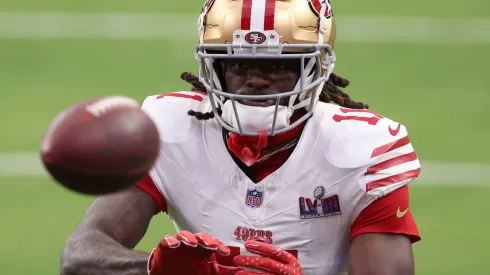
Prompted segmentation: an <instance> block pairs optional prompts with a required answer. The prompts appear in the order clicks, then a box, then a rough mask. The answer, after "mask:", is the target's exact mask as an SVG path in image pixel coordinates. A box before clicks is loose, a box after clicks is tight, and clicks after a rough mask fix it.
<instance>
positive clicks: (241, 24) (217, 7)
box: [196, 0, 335, 136]
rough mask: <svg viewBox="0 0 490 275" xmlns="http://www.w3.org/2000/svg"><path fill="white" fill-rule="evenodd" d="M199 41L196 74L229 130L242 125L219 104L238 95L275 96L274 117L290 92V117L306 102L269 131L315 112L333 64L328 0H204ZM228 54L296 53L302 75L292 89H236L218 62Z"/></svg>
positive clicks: (292, 55)
mask: <svg viewBox="0 0 490 275" xmlns="http://www.w3.org/2000/svg"><path fill="white" fill-rule="evenodd" d="M198 38H199V44H198V45H197V47H196V59H197V61H198V63H199V65H200V70H199V79H200V81H201V83H202V84H203V85H204V86H205V87H206V89H207V91H208V93H209V96H210V102H211V105H212V108H213V112H214V114H215V117H216V118H217V120H218V121H219V122H220V124H221V125H222V126H223V127H224V128H225V129H227V130H229V131H231V132H235V133H239V134H241V135H251V136H255V135H257V134H258V133H257V132H253V131H244V130H243V129H242V127H240V122H239V121H240V118H239V117H238V113H235V116H236V121H237V122H238V125H236V126H232V125H231V124H230V123H228V122H226V121H225V120H223V118H222V117H221V116H220V112H219V111H218V108H221V107H222V106H223V104H224V103H225V102H226V101H228V100H231V102H232V104H233V109H234V110H235V112H236V110H237V109H236V106H235V104H236V103H235V101H236V100H237V99H250V100H270V99H273V100H275V106H274V108H275V112H274V122H273V123H275V117H276V115H277V111H278V107H279V102H280V99H281V98H288V97H289V105H288V106H287V108H288V119H289V117H290V116H291V115H292V113H293V111H294V110H296V109H299V108H303V107H304V108H306V110H307V112H306V114H305V115H304V116H303V117H301V118H299V119H298V120H296V121H295V122H294V123H293V124H289V125H288V126H286V127H283V128H281V129H276V127H274V125H273V126H272V128H271V130H270V131H268V135H274V134H278V133H282V132H285V131H288V130H290V129H292V128H294V127H296V126H297V125H299V124H300V123H302V122H304V121H306V120H307V119H308V118H309V117H311V115H312V114H313V107H314V105H315V104H316V103H317V102H318V98H319V95H320V93H321V90H322V88H323V85H324V83H325V82H326V81H328V78H329V76H330V74H331V73H332V70H333V68H334V62H335V54H334V51H333V47H334V43H335V21H334V18H333V14H332V7H331V4H330V3H329V1H328V0H207V1H206V3H205V4H204V7H203V9H202V12H201V15H200V16H199V19H198ZM227 58H259V59H273V58H281V59H284V58H295V59H300V60H301V67H300V68H298V69H300V71H301V76H300V78H299V80H298V83H297V84H296V87H295V88H294V90H292V91H284V92H281V93H279V94H273V95H235V94H233V93H229V92H226V91H225V89H223V88H225V87H223V86H224V85H223V81H224V80H223V76H222V75H221V74H222V70H221V69H220V68H219V66H220V63H219V62H215V61H216V60H220V59H227Z"/></svg>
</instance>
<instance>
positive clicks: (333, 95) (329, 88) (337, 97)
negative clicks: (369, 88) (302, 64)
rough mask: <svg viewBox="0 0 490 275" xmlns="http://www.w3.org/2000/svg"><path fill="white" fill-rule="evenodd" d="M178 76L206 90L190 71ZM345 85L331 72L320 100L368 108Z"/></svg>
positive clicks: (207, 115) (196, 88) (199, 114)
mask: <svg viewBox="0 0 490 275" xmlns="http://www.w3.org/2000/svg"><path fill="white" fill-rule="evenodd" d="M180 78H182V79H183V80H185V81H186V82H187V83H189V84H191V85H192V89H191V91H200V92H206V87H204V85H203V84H202V83H201V82H200V81H199V78H198V77H196V76H195V75H194V74H192V73H190V72H183V73H182V74H181V75H180ZM347 86H349V80H347V79H345V78H342V77H340V76H338V75H336V74H333V73H332V74H330V77H329V78H328V81H327V82H325V85H323V89H322V92H321V93H320V98H319V99H320V101H322V102H325V103H329V102H333V103H335V104H337V105H339V106H342V107H346V108H350V109H369V105H368V104H364V103H362V102H357V101H354V100H352V99H351V98H350V96H349V95H348V94H346V93H345V92H343V91H342V90H340V89H339V87H340V88H345V87H347ZM217 110H218V113H219V115H221V113H222V111H221V109H220V108H219V107H218V108H217ZM187 113H188V114H189V115H190V116H193V117H195V118H197V119H198V120H207V119H211V118H214V113H213V112H212V111H211V112H207V113H202V112H196V111H194V110H189V111H188V112H187Z"/></svg>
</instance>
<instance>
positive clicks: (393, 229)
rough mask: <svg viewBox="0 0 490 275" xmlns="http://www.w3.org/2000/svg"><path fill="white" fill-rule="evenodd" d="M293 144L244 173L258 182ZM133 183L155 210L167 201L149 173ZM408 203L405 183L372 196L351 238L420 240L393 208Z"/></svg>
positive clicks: (409, 220) (272, 141) (408, 219)
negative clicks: (390, 236) (380, 236)
mask: <svg viewBox="0 0 490 275" xmlns="http://www.w3.org/2000/svg"><path fill="white" fill-rule="evenodd" d="M303 127H304V124H302V125H300V126H298V127H297V128H296V129H293V130H291V131H288V132H286V133H283V134H280V135H276V136H274V137H267V146H274V145H277V144H281V143H284V142H287V141H289V140H292V139H293V138H296V137H297V136H299V135H300V134H301V132H302V129H303ZM293 150H294V147H292V148H290V149H287V150H284V151H282V152H279V153H276V154H274V155H272V156H271V157H269V158H268V159H266V160H264V161H262V162H257V163H255V164H253V165H252V166H250V167H247V170H248V171H247V174H248V176H249V177H251V178H252V180H253V181H254V182H259V181H260V180H262V179H263V178H265V177H267V176H268V175H270V174H271V173H273V172H274V171H275V170H277V169H278V168H279V167H280V166H281V165H282V164H283V163H284V162H285V161H286V159H287V158H288V156H289V155H290V154H291V153H292V151H293ZM137 186H138V187H139V188H141V189H142V190H144V191H145V192H147V193H148V194H149V195H150V196H151V197H152V198H153V199H154V200H155V202H156V204H157V206H158V212H166V211H167V204H166V202H165V199H164V198H163V196H162V194H161V193H160V192H159V191H158V189H157V188H156V186H155V184H154V183H153V180H152V179H151V178H150V176H146V177H145V178H144V179H143V180H141V181H140V182H139V183H138V184H137ZM408 206H409V191H408V187H407V186H405V187H402V188H400V189H398V190H396V191H394V192H392V193H390V194H389V195H387V196H385V197H383V198H381V199H378V200H376V201H375V202H373V203H372V204H371V205H369V206H368V207H366V208H365V209H364V210H362V211H361V213H360V214H359V216H358V217H357V219H356V220H355V221H354V223H353V224H352V226H351V234H350V235H351V240H352V239H353V238H354V237H355V236H357V235H360V234H363V233H394V234H403V235H406V236H408V237H409V238H410V241H411V242H412V243H414V242H417V241H419V240H420V234H419V232H418V229H417V226H416V224H415V220H414V218H413V216H412V213H411V212H410V210H408V212H407V213H406V214H405V215H404V216H403V217H401V218H398V217H397V210H398V208H400V211H403V210H404V209H407V208H408Z"/></svg>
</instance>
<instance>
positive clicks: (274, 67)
mask: <svg viewBox="0 0 490 275" xmlns="http://www.w3.org/2000/svg"><path fill="white" fill-rule="evenodd" d="M284 68H285V66H284V64H279V65H278V64H272V69H274V70H276V69H284Z"/></svg>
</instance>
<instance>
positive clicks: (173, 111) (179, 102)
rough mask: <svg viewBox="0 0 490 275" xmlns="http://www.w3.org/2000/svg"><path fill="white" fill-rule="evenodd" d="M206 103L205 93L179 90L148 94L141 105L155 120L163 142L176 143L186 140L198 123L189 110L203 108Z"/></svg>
mask: <svg viewBox="0 0 490 275" xmlns="http://www.w3.org/2000/svg"><path fill="white" fill-rule="evenodd" d="M207 105H209V104H208V97H207V94H206V93H202V92H195V91H179V92H173V93H165V94H161V95H152V96H148V97H147V98H146V99H145V100H144V101H143V104H142V105H141V109H142V110H143V111H145V112H146V113H147V114H148V116H150V118H152V119H153V121H154V122H155V124H156V126H157V128H158V130H159V132H160V138H161V139H162V141H163V142H169V143H178V142H182V141H185V140H187V139H188V138H189V137H190V136H191V135H192V134H193V133H192V132H193V130H192V129H193V128H196V125H198V123H197V121H196V120H195V119H193V117H191V116H189V115H188V114H187V112H188V111H189V110H196V111H197V110H204V109H207V108H205V106H207Z"/></svg>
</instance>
